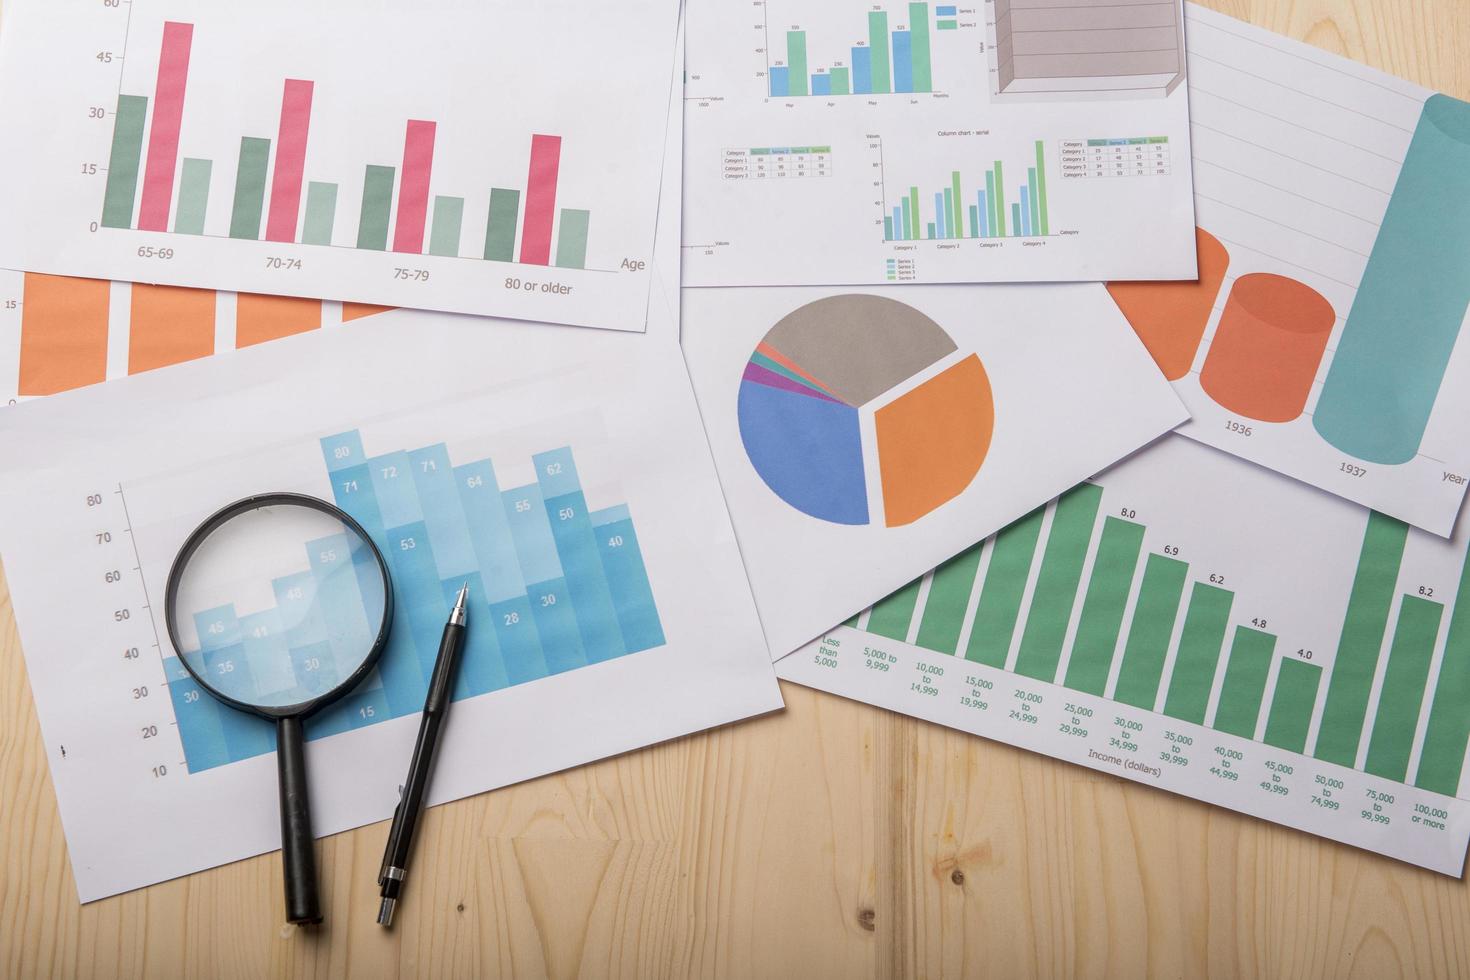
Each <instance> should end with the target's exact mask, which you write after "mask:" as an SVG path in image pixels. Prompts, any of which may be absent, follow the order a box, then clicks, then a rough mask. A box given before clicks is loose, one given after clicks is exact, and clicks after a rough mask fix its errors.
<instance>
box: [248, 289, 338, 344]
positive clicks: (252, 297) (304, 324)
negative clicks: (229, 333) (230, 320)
mask: <svg viewBox="0 0 1470 980" xmlns="http://www.w3.org/2000/svg"><path fill="white" fill-rule="evenodd" d="M321 325H322V304H321V301H320V300H315V299H297V298H296V297H294V296H262V295H261V294H259V293H240V294H239V296H238V297H237V299H236V303H235V347H236V348H237V349H240V348H244V347H250V346H252V345H254V344H263V343H265V342H266V341H267V340H279V339H280V338H281V337H290V336H291V335H292V334H298V333H306V332H307V331H308V330H319V329H321Z"/></svg>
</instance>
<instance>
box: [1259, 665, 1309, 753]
mask: <svg viewBox="0 0 1470 980" xmlns="http://www.w3.org/2000/svg"><path fill="white" fill-rule="evenodd" d="M1321 680H1322V668H1321V667H1318V666H1317V665H1316V664H1309V663H1307V662H1306V661H1305V660H1292V659H1290V658H1287V659H1284V660H1282V661H1281V667H1280V669H1279V670H1277V672H1276V693H1274V694H1273V695H1271V713H1270V714H1268V715H1267V716H1266V739H1265V740H1266V744H1267V745H1274V746H1276V748H1278V749H1285V750H1286V751H1287V752H1298V753H1300V752H1302V751H1303V750H1304V749H1306V747H1307V729H1308V728H1310V727H1311V725H1312V709H1313V708H1314V707H1316V704H1317V685H1318V684H1319V683H1320V682H1321Z"/></svg>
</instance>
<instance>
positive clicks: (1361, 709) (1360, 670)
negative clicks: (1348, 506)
mask: <svg viewBox="0 0 1470 980" xmlns="http://www.w3.org/2000/svg"><path fill="white" fill-rule="evenodd" d="M1408 533H1409V526H1408V525H1407V524H1405V523H1403V522H1402V521H1396V520H1394V519H1393V518H1392V517H1385V516H1383V515H1382V514H1380V513H1378V512H1377V511H1369V513H1368V529H1367V531H1366V532H1364V534H1363V550H1362V551H1361V552H1360V553H1359V555H1358V570H1357V572H1356V574H1355V575H1354V577H1353V590H1352V593H1351V595H1350V596H1349V598H1348V608H1347V615H1346V617H1345V618H1344V619H1343V623H1342V638H1341V639H1340V640H1338V642H1337V659H1336V660H1335V661H1334V662H1333V665H1332V673H1331V675H1330V676H1329V677H1328V680H1327V703H1326V705H1325V706H1324V707H1323V708H1322V726H1321V729H1320V731H1319V732H1318V734H1317V745H1316V749H1315V754H1316V756H1317V758H1319V759H1324V760H1326V761H1328V762H1335V763H1337V764H1338V765H1340V766H1347V767H1348V768H1352V766H1353V764H1354V763H1355V761H1356V760H1357V757H1358V743H1359V742H1360V741H1362V735H1363V722H1364V721H1365V719H1366V715H1367V713H1368V693H1369V691H1370V690H1371V689H1372V687H1373V675H1374V674H1375V673H1377V671H1378V653H1379V651H1380V650H1381V649H1382V648H1383V633H1384V630H1385V629H1387V627H1388V612H1389V608H1390V607H1391V606H1392V604H1393V596H1394V586H1395V585H1396V584H1397V583H1398V577H1399V563H1400V562H1401V561H1402V560H1403V557H1404V539H1405V538H1406V537H1407V536H1408Z"/></svg>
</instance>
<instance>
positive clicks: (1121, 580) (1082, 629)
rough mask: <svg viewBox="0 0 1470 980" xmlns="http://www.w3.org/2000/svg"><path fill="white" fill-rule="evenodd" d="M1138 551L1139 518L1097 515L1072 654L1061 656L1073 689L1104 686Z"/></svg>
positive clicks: (1099, 690) (1140, 546)
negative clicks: (1098, 530)
mask: <svg viewBox="0 0 1470 980" xmlns="http://www.w3.org/2000/svg"><path fill="white" fill-rule="evenodd" d="M1142 551H1143V525H1142V524H1135V523H1133V522H1132V521H1125V520H1123V519H1122V518H1118V517H1109V518H1108V519H1107V520H1105V521H1103V533H1102V540H1101V541H1100V542H1099V543H1098V546H1097V557H1096V558H1094V559H1093V561H1092V578H1090V579H1088V582H1087V596H1086V597H1085V598H1084V599H1083V600H1082V617H1081V618H1080V619H1079V620H1078V621H1077V638H1076V639H1075V640H1074V641H1072V659H1071V660H1070V661H1068V662H1067V680H1066V685H1067V686H1068V687H1070V688H1071V689H1072V690H1074V691H1087V692H1088V693H1090V694H1097V695H1099V696H1100V695H1101V694H1102V693H1103V691H1104V690H1105V689H1106V688H1107V686H1108V673H1109V672H1110V671H1111V670H1112V668H1113V652H1114V651H1115V650H1117V648H1118V633H1119V631H1120V630H1121V629H1122V627H1123V613H1124V612H1125V611H1126V610H1127V608H1128V592H1129V591H1130V590H1131V589H1132V588H1133V572H1134V570H1135V569H1136V568H1137V567H1138V556H1139V553H1140V552H1142Z"/></svg>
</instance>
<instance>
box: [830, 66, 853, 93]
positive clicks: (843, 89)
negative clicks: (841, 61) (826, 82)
mask: <svg viewBox="0 0 1470 980" xmlns="http://www.w3.org/2000/svg"><path fill="white" fill-rule="evenodd" d="M850 72H851V69H849V68H846V67H841V68H833V69H832V71H831V75H832V94H833V95H847V94H848V89H849V88H851V84H850V83H849V81H848V79H849V73H850Z"/></svg>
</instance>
